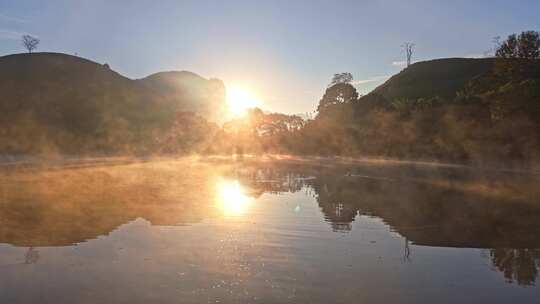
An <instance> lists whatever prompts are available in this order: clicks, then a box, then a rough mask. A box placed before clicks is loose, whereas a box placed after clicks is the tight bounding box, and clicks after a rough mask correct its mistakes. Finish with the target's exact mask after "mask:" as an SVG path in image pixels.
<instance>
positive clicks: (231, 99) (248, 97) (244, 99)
mask: <svg viewBox="0 0 540 304" xmlns="http://www.w3.org/2000/svg"><path fill="white" fill-rule="evenodd" d="M259 104H260V101H259V99H258V98H257V96H256V95H255V94H253V93H252V92H251V91H249V90H247V89H245V88H243V87H239V86H231V87H229V88H227V105H228V107H229V111H230V112H231V114H233V115H234V116H241V115H244V114H245V113H246V110H247V109H249V108H254V107H256V106H258V105H259Z"/></svg>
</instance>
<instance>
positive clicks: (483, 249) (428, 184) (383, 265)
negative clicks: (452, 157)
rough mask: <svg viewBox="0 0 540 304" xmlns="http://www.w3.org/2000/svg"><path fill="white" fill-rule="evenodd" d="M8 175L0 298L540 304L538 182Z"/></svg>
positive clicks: (510, 175) (108, 169) (318, 173)
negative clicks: (512, 303) (538, 303)
mask: <svg viewBox="0 0 540 304" xmlns="http://www.w3.org/2000/svg"><path fill="white" fill-rule="evenodd" d="M2 170H3V172H2V175H0V223H1V226H0V269H1V271H0V301H1V302H6V303H32V302H38V301H39V302H46V303H53V302H54V303H58V302H61V303H72V302H81V303H96V302H130V303H148V302H159V303H178V302H182V303H207V302H208V303H215V302H219V303H238V302H243V303H247V302H251V303H356V302H369V303H418V302H423V303H433V302H437V303H455V302H462V303H477V302H488V301H489V302H491V303H508V302H510V301H517V302H534V301H535V299H538V297H539V296H540V289H538V287H537V280H538V279H539V277H538V269H539V266H540V233H539V232H540V206H539V205H538V197H540V196H539V195H538V190H537V187H536V186H535V185H538V182H539V178H540V177H539V176H538V175H537V174H534V173H524V172H502V171H496V170H484V171H482V170H477V169H470V168H466V167H460V166H430V165H426V164H418V163H393V162H386V163H385V162H356V163H354V164H352V163H350V162H348V163H344V162H338V161H335V162H329V161H327V160H319V161H316V160H314V159H310V160H309V161H307V160H300V159H290V158H287V159H281V160H270V159H268V158H267V159H261V158H244V159H243V160H236V161H231V160H227V159H223V158H197V159H195V158H185V159H179V160H152V161H146V162H135V163H133V162H130V163H128V162H127V161H123V162H119V161H116V162H115V161H113V160H111V161H110V163H106V164H103V163H102V164H98V163H88V164H87V165H84V163H79V165H78V166H76V165H75V164H68V165H67V167H59V166H52V167H49V168H44V167H24V168H22V169H21V168H19V169H14V168H7V169H6V168H3V169H2ZM479 290H481V291H482V292H478V291H479Z"/></svg>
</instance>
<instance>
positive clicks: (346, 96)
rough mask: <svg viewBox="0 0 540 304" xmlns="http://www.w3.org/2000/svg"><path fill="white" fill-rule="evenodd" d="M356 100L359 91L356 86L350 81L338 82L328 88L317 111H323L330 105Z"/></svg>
mask: <svg viewBox="0 0 540 304" xmlns="http://www.w3.org/2000/svg"><path fill="white" fill-rule="evenodd" d="M356 100H358V92H357V91H356V88H355V87H354V86H352V85H351V84H350V83H338V84H335V85H333V86H331V87H329V88H328V89H326V92H325V93H324V96H323V97H322V99H321V100H320V101H319V106H318V107H317V111H319V112H321V111H323V110H324V109H325V108H327V107H329V106H332V105H337V104H342V103H351V102H355V101H356Z"/></svg>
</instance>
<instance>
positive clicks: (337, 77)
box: [328, 72, 353, 87]
mask: <svg viewBox="0 0 540 304" xmlns="http://www.w3.org/2000/svg"><path fill="white" fill-rule="evenodd" d="M352 81H353V75H352V74H351V73H346V72H345V73H338V74H334V77H332V81H331V82H330V84H329V85H328V86H329V87H331V86H334V85H336V84H338V83H351V82H352Z"/></svg>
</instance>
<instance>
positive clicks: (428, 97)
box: [296, 58, 540, 164]
mask: <svg viewBox="0 0 540 304" xmlns="http://www.w3.org/2000/svg"><path fill="white" fill-rule="evenodd" d="M302 137H303V141H302V142H300V143H299V144H297V145H296V147H297V149H298V150H299V151H301V153H310V154H332V155H335V154H344V155H362V156H374V157H391V158H408V159H429V160H444V161H457V162H476V161H477V162H484V161H492V162H496V163H497V162H498V163H499V164H500V162H501V161H505V162H513V161H519V162H522V161H527V162H529V161H534V162H539V163H540V61H539V60H525V59H495V58H489V59H465V58H450V59H438V60H432V61H426V62H419V63H415V64H413V65H411V66H410V67H408V68H406V69H404V70H403V71H401V72H400V73H398V74H396V75H394V76H393V77H391V78H390V79H389V80H388V81H386V82H385V83H383V84H382V85H380V86H379V87H377V88H376V89H375V90H373V91H372V92H371V93H369V94H367V95H365V96H362V97H360V98H359V99H357V100H354V101H352V102H348V103H347V102H345V103H343V102H337V103H335V104H334V105H332V106H329V107H326V108H324V112H321V113H319V115H318V116H317V117H316V119H315V120H314V121H312V122H310V123H309V124H308V125H307V126H306V128H305V129H304V130H303V133H302Z"/></svg>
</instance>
